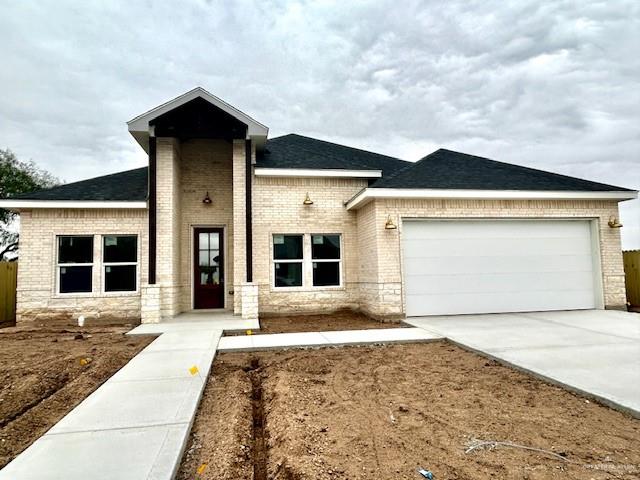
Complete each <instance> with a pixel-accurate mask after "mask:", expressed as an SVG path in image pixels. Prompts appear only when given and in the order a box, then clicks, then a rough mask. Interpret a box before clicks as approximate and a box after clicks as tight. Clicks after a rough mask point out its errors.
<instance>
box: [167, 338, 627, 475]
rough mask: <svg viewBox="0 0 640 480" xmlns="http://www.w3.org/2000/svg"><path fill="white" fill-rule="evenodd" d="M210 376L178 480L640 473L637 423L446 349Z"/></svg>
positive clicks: (335, 356)
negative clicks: (480, 445) (483, 443)
mask: <svg viewBox="0 0 640 480" xmlns="http://www.w3.org/2000/svg"><path fill="white" fill-rule="evenodd" d="M212 372H213V373H212V376H211V377H210V379H209V383H208V385H207V388H206V390H205V394H204V398H203V401H202V404H201V408H200V410H199V413H198V416H197V417H196V422H195V426H194V429H193V431H192V436H191V439H190V443H189V445H188V447H187V452H186V454H185V458H184V460H183V464H182V466H181V470H180V473H179V475H178V479H180V480H187V479H189V480H191V479H194V478H195V479H222V480H225V479H228V480H231V479H236V480H242V479H247V480H249V479H252V478H253V479H255V480H265V479H273V480H301V479H351V480H354V479H362V480H364V479H367V480H372V479H375V480H387V479H389V480H390V479H394V480H395V479H414V480H419V479H420V478H423V477H421V476H420V475H419V474H418V473H417V472H416V469H417V468H418V467H422V468H425V469H427V470H430V471H432V472H433V474H434V478H435V479H436V480H439V479H443V480H445V479H446V480H452V479H460V480H463V479H464V480H468V479H482V480H486V479H489V478H499V479H514V480H515V479H530V480H534V479H535V480H541V479H609V478H615V479H631V478H634V479H637V478H639V476H640V449H638V445H640V421H638V420H636V419H633V418H631V417H629V416H627V415H625V414H622V413H619V412H617V411H614V410H611V409H609V408H607V407H604V406H601V405H599V404H596V403H594V402H590V401H587V400H585V399H584V398H582V397H579V396H575V395H573V394H571V393H569V392H567V391H565V390H562V389H560V388H558V387H554V386H551V385H548V384H545V383H543V382H541V381H539V380H537V379H535V378H533V377H531V376H528V375H526V374H523V373H520V372H518V371H515V370H513V369H510V368H507V367H503V366H501V365H499V364H498V363H496V362H494V361H490V360H487V359H485V358H482V357H480V356H477V355H475V354H472V353H469V352H466V351H464V350H462V349H460V348H458V347H455V346H452V345H450V344H448V343H446V342H437V343H429V344H412V345H395V346H387V347H351V348H329V349H319V350H289V351H285V352H260V353H225V354H220V355H219V356H218V357H217V360H216V361H215V363H214V366H213V370H212ZM474 440H492V441H505V442H513V443H517V444H520V445H524V446H527V447H533V448H540V449H543V450H546V451H549V452H555V454H556V455H559V457H558V456H554V455H552V454H551V453H541V452H536V451H531V450H525V449H521V448H510V447H502V446H499V447H496V448H493V449H477V450H474V451H472V452H470V453H465V450H466V449H467V448H468V447H469V446H471V445H473V443H472V442H473V441H474ZM198 472H200V473H198Z"/></svg>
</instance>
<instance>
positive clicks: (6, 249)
mask: <svg viewBox="0 0 640 480" xmlns="http://www.w3.org/2000/svg"><path fill="white" fill-rule="evenodd" d="M59 184H60V180H59V179H58V178H56V177H54V176H53V175H52V174H51V173H49V172H47V171H46V170H43V169H41V168H40V167H38V166H37V165H36V164H35V163H33V162H32V161H29V162H22V161H20V160H18V158H17V157H16V156H15V154H14V153H13V152H12V151H11V150H9V149H6V150H2V149H0V198H11V197H12V196H14V195H18V194H20V193H27V192H32V191H34V190H40V189H43V188H49V187H53V186H55V185H59ZM17 216H18V214H17V213H15V212H11V211H9V210H5V209H3V208H0V261H2V260H6V259H8V258H9V257H13V256H15V255H16V253H17V251H18V233H17V232H15V231H13V230H12V229H11V224H12V223H13V222H14V221H15V219H16V217H17Z"/></svg>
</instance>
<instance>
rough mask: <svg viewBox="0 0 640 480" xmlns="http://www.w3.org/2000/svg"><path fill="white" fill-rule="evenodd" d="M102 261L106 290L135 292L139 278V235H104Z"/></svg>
mask: <svg viewBox="0 0 640 480" xmlns="http://www.w3.org/2000/svg"><path fill="white" fill-rule="evenodd" d="M102 262H103V266H104V291H105V292H135V291H136V289H137V283H138V282H137V278H138V274H137V273H138V237H136V236H135V235H126V236H125V235H112V236H105V237H103V249H102Z"/></svg>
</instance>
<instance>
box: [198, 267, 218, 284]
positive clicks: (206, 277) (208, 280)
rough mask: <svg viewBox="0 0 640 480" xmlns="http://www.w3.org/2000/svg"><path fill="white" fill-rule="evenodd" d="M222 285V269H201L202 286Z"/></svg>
mask: <svg viewBox="0 0 640 480" xmlns="http://www.w3.org/2000/svg"><path fill="white" fill-rule="evenodd" d="M219 284H220V268H218V267H201V268H200V285H219Z"/></svg>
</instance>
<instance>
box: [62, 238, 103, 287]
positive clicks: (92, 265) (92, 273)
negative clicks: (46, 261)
mask: <svg viewBox="0 0 640 480" xmlns="http://www.w3.org/2000/svg"><path fill="white" fill-rule="evenodd" d="M69 237H83V238H91V240H92V244H91V263H60V239H61V238H69ZM95 237H96V236H95V235H91V234H66V235H65V234H60V235H58V234H56V235H55V241H54V248H55V253H54V255H55V259H56V262H55V292H56V295H60V296H63V297H68V296H75V297H86V296H91V295H93V293H94V287H95V282H94V278H93V277H94V273H95V268H94V267H95V263H96V258H95V250H96V239H95ZM62 267H91V277H90V278H91V290H89V291H87V292H61V291H60V284H61V282H60V274H61V272H60V268H62Z"/></svg>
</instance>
